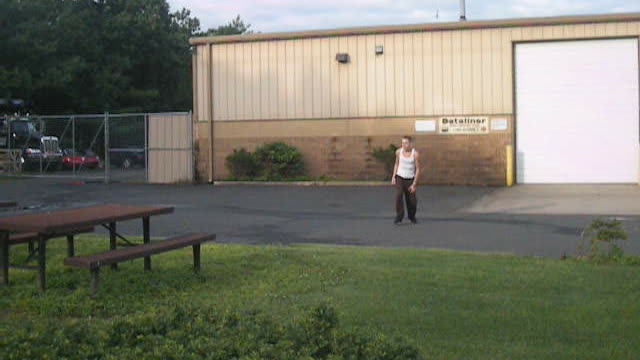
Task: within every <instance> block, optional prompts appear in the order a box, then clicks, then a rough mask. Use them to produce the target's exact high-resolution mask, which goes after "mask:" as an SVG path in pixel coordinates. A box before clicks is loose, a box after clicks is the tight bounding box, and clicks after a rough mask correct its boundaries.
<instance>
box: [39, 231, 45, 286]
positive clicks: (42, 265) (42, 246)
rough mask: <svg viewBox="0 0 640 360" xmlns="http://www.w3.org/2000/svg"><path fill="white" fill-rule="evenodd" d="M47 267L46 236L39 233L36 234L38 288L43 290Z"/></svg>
mask: <svg viewBox="0 0 640 360" xmlns="http://www.w3.org/2000/svg"><path fill="white" fill-rule="evenodd" d="M46 267H47V237H46V236H45V235H42V234H40V235H39V236H38V289H39V290H40V292H44V291H45V290H46V288H47V279H46V276H47V274H46Z"/></svg>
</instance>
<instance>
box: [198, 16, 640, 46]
mask: <svg viewBox="0 0 640 360" xmlns="http://www.w3.org/2000/svg"><path fill="white" fill-rule="evenodd" d="M627 21H640V13H616V14H603V15H571V16H554V17H538V18H517V19H502V20H478V21H456V22H446V23H426V24H413V25H388V26H370V27H354V28H342V29H329V30H308V31H295V32H279V33H265V34H250V35H226V36H204V37H193V38H191V39H189V43H190V44H191V45H204V44H226V43H240V42H256V41H271V40H293V39H306V38H321V37H335V36H353V35H373V34H387V33H405V32H418V31H439V30H470V29H482V28H501V27H520V26H523V27H525V26H544V25H572V24H588V23H609V22H627Z"/></svg>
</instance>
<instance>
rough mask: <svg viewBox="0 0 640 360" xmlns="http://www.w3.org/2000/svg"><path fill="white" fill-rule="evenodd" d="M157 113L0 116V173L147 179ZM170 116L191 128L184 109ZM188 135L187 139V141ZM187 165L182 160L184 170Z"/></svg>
mask: <svg viewBox="0 0 640 360" xmlns="http://www.w3.org/2000/svg"><path fill="white" fill-rule="evenodd" d="M158 115H160V116H164V115H166V114H148V113H134V114H109V113H105V114H97V115H65V116H29V117H18V116H13V117H0V171H4V173H5V174H11V175H30V176H46V177H62V178H69V177H71V178H78V179H82V180H95V181H104V182H112V181H114V182H136V183H143V182H148V181H149V167H148V164H149V161H148V159H149V140H150V139H149V118H150V117H157V116H158ZM170 115H172V116H175V120H176V121H177V122H180V124H182V125H186V126H188V129H189V132H191V131H192V129H193V128H192V123H191V114H190V113H170ZM164 135H166V134H162V136H161V137H160V138H159V139H156V138H157V137H159V135H153V136H155V137H156V138H153V139H151V140H152V141H154V142H155V143H157V142H158V141H161V142H162V141H163V138H164V137H165V136H164ZM190 135H191V134H189V139H188V141H189V144H192V141H191V137H190ZM185 136H186V135H185ZM190 146H191V151H193V149H192V145H190ZM168 151H171V149H170V148H169V149H168ZM175 151H176V152H178V151H184V149H176V150H175ZM191 166H192V164H184V167H186V168H190V167H191ZM183 178H184V177H183Z"/></svg>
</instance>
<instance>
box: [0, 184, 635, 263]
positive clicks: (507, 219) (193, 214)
mask: <svg viewBox="0 0 640 360" xmlns="http://www.w3.org/2000/svg"><path fill="white" fill-rule="evenodd" d="M594 194H595V195H594ZM635 199H638V200H639V201H635ZM0 200H16V201H18V202H19V204H20V205H21V206H22V207H23V208H26V209H23V210H22V211H46V210H47V209H55V208H68V207H82V206H87V205H94V204H102V203H121V204H135V205H171V206H174V207H175V209H176V211H175V213H174V214H171V215H166V216H162V217H157V218H152V226H151V229H152V236H157V237H164V236H171V235H177V234H184V233H186V232H214V233H216V234H217V235H218V241H219V242H223V243H240V244H272V245H289V244H303V243H314V244H327V245H347V246H373V247H383V248H386V247H406V248H438V249H450V250H462V251H474V252H487V253H509V254H517V255H524V256H541V257H551V258H559V257H560V256H562V255H563V254H574V253H575V252H576V249H577V247H578V245H579V243H580V233H581V232H582V230H583V228H584V227H585V226H586V225H588V224H589V222H590V221H592V220H593V219H594V218H596V217H599V216H615V217H617V218H619V219H620V220H621V221H622V223H623V225H624V227H625V229H626V230H627V232H628V234H629V240H628V241H627V242H626V244H624V247H623V248H624V249H625V250H626V251H627V252H629V253H634V254H640V211H638V210H639V209H637V208H638V207H640V205H636V203H637V204H640V187H637V186H619V187H615V186H614V187H611V186H609V187H606V186H602V187H598V186H595V187H594V186H591V187H583V188H582V190H580V189H579V188H576V187H575V186H574V187H562V186H560V187H558V186H556V187H537V188H536V187H526V186H521V187H514V188H511V189H505V188H485V187H450V186H422V187H420V188H419V189H418V224H416V225H412V224H410V223H408V222H407V221H406V220H405V222H403V223H402V224H401V225H399V226H396V225H393V217H394V202H393V201H394V190H393V189H392V188H391V187H386V186H263V185H233V186H231V185H216V186H212V185H182V186H167V185H140V184H125V183H114V184H109V185H106V184H103V183H100V182H97V181H96V182H86V183H85V182H79V181H74V180H70V179H56V178H54V179H47V178H45V179H40V178H39V179H24V178H20V179H13V178H0ZM621 201H622V202H621ZM616 202H618V203H619V204H620V205H619V206H617V205H616ZM527 204H530V205H531V206H529V207H527ZM585 204H591V206H585ZM10 214H11V212H1V213H0V216H6V215H10ZM119 230H121V231H122V232H123V233H124V234H127V235H140V234H141V232H142V226H141V224H139V223H138V222H130V223H123V226H122V227H119Z"/></svg>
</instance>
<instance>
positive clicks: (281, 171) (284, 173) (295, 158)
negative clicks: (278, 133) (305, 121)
mask: <svg viewBox="0 0 640 360" xmlns="http://www.w3.org/2000/svg"><path fill="white" fill-rule="evenodd" d="M255 155H256V157H257V159H258V160H259V161H260V164H261V165H262V167H263V170H264V172H263V176H264V178H265V179H266V180H282V179H289V178H293V177H296V176H300V175H302V174H303V171H304V162H303V159H302V154H301V153H300V151H299V150H298V149H297V148H295V147H293V146H289V145H287V144H285V143H283V142H274V143H269V144H264V145H262V146H259V147H258V148H257V149H256V152H255Z"/></svg>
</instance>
